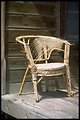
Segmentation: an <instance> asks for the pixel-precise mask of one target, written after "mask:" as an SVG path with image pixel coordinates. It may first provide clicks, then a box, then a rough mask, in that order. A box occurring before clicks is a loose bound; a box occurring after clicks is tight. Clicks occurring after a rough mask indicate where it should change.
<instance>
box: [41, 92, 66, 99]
mask: <svg viewBox="0 0 80 120" xmlns="http://www.w3.org/2000/svg"><path fill="white" fill-rule="evenodd" d="M39 95H41V98H40V101H41V100H42V99H50V98H65V97H68V96H67V92H66V91H60V90H56V91H45V92H39Z"/></svg>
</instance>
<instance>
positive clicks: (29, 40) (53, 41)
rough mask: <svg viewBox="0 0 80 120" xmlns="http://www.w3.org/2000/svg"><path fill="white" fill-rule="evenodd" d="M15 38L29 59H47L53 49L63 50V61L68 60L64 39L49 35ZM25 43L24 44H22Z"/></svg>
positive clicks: (66, 42) (66, 45)
mask: <svg viewBox="0 0 80 120" xmlns="http://www.w3.org/2000/svg"><path fill="white" fill-rule="evenodd" d="M16 40H17V41H18V42H19V43H21V44H23V46H24V48H25V49H24V50H25V52H26V57H28V60H29V61H33V59H34V60H35V61H42V60H44V61H47V60H49V58H50V55H51V52H52V51H54V50H58V51H63V52H64V62H68V60H69V45H70V43H69V42H68V41H66V40H62V39H60V38H56V37H49V36H36V35H29V36H19V37H17V38H16ZM24 44H25V45H24Z"/></svg>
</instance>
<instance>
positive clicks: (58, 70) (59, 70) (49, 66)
mask: <svg viewBox="0 0 80 120" xmlns="http://www.w3.org/2000/svg"><path fill="white" fill-rule="evenodd" d="M64 66H65V65H64V63H46V64H45V63H43V64H36V69H37V72H36V73H37V74H38V76H55V75H62V74H64V72H65V69H64Z"/></svg>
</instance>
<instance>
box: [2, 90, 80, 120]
mask: <svg viewBox="0 0 80 120" xmlns="http://www.w3.org/2000/svg"><path fill="white" fill-rule="evenodd" d="M39 97H40V102H38V103H36V101H35V98H34V94H33V93H24V94H22V95H21V96H19V95H18V94H6V95H3V96H2V111H3V112H5V113H7V114H9V115H11V116H13V117H15V118H20V119H21V118H22V119H23V118H24V119H26V118H35V119H38V118H43V119H44V118H47V119H49V118H55V119H57V118H60V119H62V118H66V119H67V118H72V119H74V118H75V119H76V118H79V99H78V94H76V95H75V96H74V97H67V95H66V91H65V90H63V91H61V90H56V91H50V92H41V93H39Z"/></svg>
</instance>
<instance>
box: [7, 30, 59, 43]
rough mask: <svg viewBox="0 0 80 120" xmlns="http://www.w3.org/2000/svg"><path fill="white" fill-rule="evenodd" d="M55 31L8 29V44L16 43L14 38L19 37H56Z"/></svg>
mask: <svg viewBox="0 0 80 120" xmlns="http://www.w3.org/2000/svg"><path fill="white" fill-rule="evenodd" d="M56 31H57V29H56V30H55V28H54V30H50V31H49V30H36V29H34V30H33V29H8V30H7V36H8V42H16V41H15V38H16V37H17V36H20V35H51V34H52V36H57V35H58V34H57V32H56Z"/></svg>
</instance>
